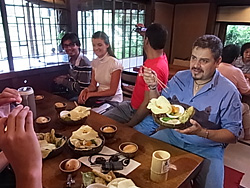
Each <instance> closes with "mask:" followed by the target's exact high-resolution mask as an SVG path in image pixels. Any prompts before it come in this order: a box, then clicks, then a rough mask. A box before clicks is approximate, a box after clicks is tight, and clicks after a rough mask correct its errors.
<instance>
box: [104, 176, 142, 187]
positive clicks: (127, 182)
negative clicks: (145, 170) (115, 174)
mask: <svg viewBox="0 0 250 188" xmlns="http://www.w3.org/2000/svg"><path fill="white" fill-rule="evenodd" d="M107 186H108V188H138V187H137V186H136V185H135V184H134V182H133V181H132V180H131V179H126V178H116V179H114V180H112V181H111V182H110V183H109V184H108V185H107Z"/></svg>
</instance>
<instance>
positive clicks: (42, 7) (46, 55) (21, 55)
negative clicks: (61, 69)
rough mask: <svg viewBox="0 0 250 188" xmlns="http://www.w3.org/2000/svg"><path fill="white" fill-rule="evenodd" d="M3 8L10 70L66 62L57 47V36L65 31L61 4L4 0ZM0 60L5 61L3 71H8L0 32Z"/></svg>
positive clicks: (63, 11)
mask: <svg viewBox="0 0 250 188" xmlns="http://www.w3.org/2000/svg"><path fill="white" fill-rule="evenodd" d="M33 2H34V3H33ZM53 2H54V1H53ZM1 6H2V5H1ZM5 8H6V14H5V15H1V16H3V17H5V18H6V19H7V23H8V26H6V27H7V28H5V30H7V31H6V32H8V33H9V36H10V39H9V40H10V42H11V43H10V46H11V48H10V54H12V57H9V58H12V59H13V64H14V71H20V70H27V69H32V68H38V67H47V66H50V65H52V64H58V62H65V61H66V62H67V61H68V60H67V56H66V55H65V54H63V53H61V52H62V49H61V47H60V39H61V35H62V33H64V31H66V30H67V23H66V20H67V19H65V17H66V15H67V11H66V9H65V8H64V7H63V5H56V4H55V3H44V2H43V1H32V0H29V1H28V0H8V1H5ZM1 21H2V19H1ZM2 30H3V24H2V22H0V32H1V31H2ZM2 33H3V32H2ZM0 61H1V65H2V64H4V65H5V64H6V62H7V66H6V67H7V68H6V67H5V66H4V70H3V71H4V72H6V71H9V70H7V69H8V61H7V52H6V44H5V38H4V35H1V36H0Z"/></svg>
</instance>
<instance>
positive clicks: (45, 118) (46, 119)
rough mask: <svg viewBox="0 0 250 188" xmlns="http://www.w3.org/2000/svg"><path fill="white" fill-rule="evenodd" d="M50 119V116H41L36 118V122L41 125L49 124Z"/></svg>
mask: <svg viewBox="0 0 250 188" xmlns="http://www.w3.org/2000/svg"><path fill="white" fill-rule="evenodd" d="M50 121H51V118H50V117H49V116H40V117H38V118H36V124H37V125H39V127H44V126H47V125H48V123H49V122H50Z"/></svg>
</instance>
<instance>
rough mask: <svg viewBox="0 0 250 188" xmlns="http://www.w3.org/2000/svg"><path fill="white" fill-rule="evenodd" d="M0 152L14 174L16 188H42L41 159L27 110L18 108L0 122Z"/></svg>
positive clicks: (20, 106)
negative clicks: (0, 150) (0, 151)
mask: <svg viewBox="0 0 250 188" xmlns="http://www.w3.org/2000/svg"><path fill="white" fill-rule="evenodd" d="M6 127H7V130H6ZM0 148H1V149H2V151H3V152H4V154H5V156H6V158H7V159H8V161H9V163H10V164H11V166H12V168H13V170H14V173H15V176H16V187H17V188H23V187H25V188H42V155H41V151H40V146H39V143H38V139H37V137H36V134H35V131H34V128H33V115H32V112H31V111H30V110H29V107H27V106H26V107H23V106H22V105H19V106H17V107H16V108H15V109H13V110H12V112H11V113H10V115H9V116H8V119H7V118H1V119H0Z"/></svg>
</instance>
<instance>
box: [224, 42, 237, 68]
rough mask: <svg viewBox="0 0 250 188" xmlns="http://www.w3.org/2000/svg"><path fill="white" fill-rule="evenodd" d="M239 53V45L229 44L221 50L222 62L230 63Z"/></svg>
mask: <svg viewBox="0 0 250 188" xmlns="http://www.w3.org/2000/svg"><path fill="white" fill-rule="evenodd" d="M239 55H240V47H239V46H237V45H235V44H229V45H227V46H225V47H224V48H223V50H222V62H223V63H229V64H231V63H232V62H233V61H234V60H235V59H237V57H239Z"/></svg>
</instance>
